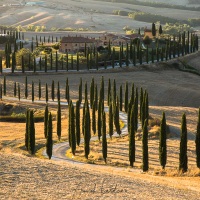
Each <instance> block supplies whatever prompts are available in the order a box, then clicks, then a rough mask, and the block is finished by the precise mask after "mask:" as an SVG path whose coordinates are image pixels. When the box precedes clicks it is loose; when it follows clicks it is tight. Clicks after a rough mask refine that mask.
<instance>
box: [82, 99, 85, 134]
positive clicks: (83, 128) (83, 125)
mask: <svg viewBox="0 0 200 200" xmlns="http://www.w3.org/2000/svg"><path fill="white" fill-rule="evenodd" d="M84 123H85V103H83V116H82V133H83V135H84V131H85V124H84Z"/></svg>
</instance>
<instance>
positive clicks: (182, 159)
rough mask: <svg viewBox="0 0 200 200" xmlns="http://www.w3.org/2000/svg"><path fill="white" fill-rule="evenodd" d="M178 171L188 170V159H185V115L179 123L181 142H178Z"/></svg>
mask: <svg viewBox="0 0 200 200" xmlns="http://www.w3.org/2000/svg"><path fill="white" fill-rule="evenodd" d="M179 170H181V171H182V172H187V170H188V157H187V122H186V115H185V113H184V114H183V116H182V122H181V141H180V154H179Z"/></svg>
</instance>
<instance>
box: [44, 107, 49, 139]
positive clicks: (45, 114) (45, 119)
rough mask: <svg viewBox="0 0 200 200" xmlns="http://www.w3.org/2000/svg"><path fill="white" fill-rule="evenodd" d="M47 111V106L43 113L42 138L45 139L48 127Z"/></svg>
mask: <svg viewBox="0 0 200 200" xmlns="http://www.w3.org/2000/svg"><path fill="white" fill-rule="evenodd" d="M48 117H49V109H48V105H46V107H45V112H44V137H45V138H47V126H48Z"/></svg>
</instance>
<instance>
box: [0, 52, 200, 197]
mask: <svg viewBox="0 0 200 200" xmlns="http://www.w3.org/2000/svg"><path fill="white" fill-rule="evenodd" d="M183 59H184V60H185V62H187V63H188V64H190V65H192V66H193V67H195V68H196V69H199V68H198V67H199V65H198V63H199V53H197V54H194V55H190V56H186V57H185V58H183ZM174 62H178V61H176V60H173V61H170V62H168V63H165V64H162V63H161V64H154V65H151V66H150V65H149V66H140V67H135V68H123V69H116V70H107V71H102V72H100V71H99V72H90V73H89V74H88V73H85V72H79V73H76V72H73V73H72V72H69V73H66V74H63V73H62V74H48V75H40V74H37V75H33V76H28V83H29V90H30V88H31V82H32V81H34V82H35V83H38V81H39V79H40V80H41V82H42V85H43V86H44V84H45V83H48V84H49V87H50V84H51V81H52V80H54V81H55V82H57V81H59V82H60V87H61V99H62V100H63V101H64V88H65V81H66V78H67V77H68V79H69V86H70V89H71V90H70V96H71V97H72V98H73V99H76V98H77V96H78V90H77V89H78V85H79V80H80V77H82V79H83V83H85V82H86V81H87V82H88V84H89V83H90V81H91V79H92V77H94V78H95V81H96V82H97V83H100V80H101V76H104V79H105V85H107V82H108V78H111V79H112V80H113V79H114V78H115V79H116V83H117V88H119V85H121V84H123V85H125V81H128V82H129V85H130V86H131V83H132V82H134V83H135V86H137V87H138V88H140V87H143V88H145V89H147V90H148V92H149V99H150V113H151V116H152V117H155V118H161V114H162V111H165V112H166V118H167V123H168V124H169V125H170V129H171V132H173V133H175V134H176V137H174V138H171V139H168V141H167V142H168V154H169V161H168V164H167V169H166V172H163V171H161V170H160V167H159V162H158V155H157V153H158V148H157V147H158V141H157V140H150V141H149V153H150V161H149V162H150V168H151V170H150V171H149V173H145V174H143V173H142V172H141V169H140V167H141V144H140V143H141V141H138V142H137V151H138V154H137V161H136V163H135V166H136V167H134V168H133V169H131V168H129V167H128V166H127V165H128V162H127V144H128V143H127V138H124V139H123V138H121V139H113V141H109V151H108V157H109V158H108V159H109V160H108V161H109V162H112V163H114V165H115V167H113V166H109V165H110V164H109V163H108V165H105V164H103V162H102V160H101V157H100V155H99V154H100V144H99V143H96V147H93V150H97V151H98V154H97V156H99V157H97V158H100V161H101V162H100V163H99V164H101V165H100V166H99V165H88V164H76V162H74V163H71V162H70V163H68V162H64V161H48V160H47V159H45V160H43V159H40V158H36V157H32V156H30V155H28V154H27V153H25V151H24V149H23V147H22V146H23V141H24V131H25V124H24V123H5V122H0V127H1V128H0V135H1V137H0V143H1V145H0V146H1V150H0V182H1V187H0V198H1V199H9V198H10V199H55V198H59V199H189V198H190V199H197V198H198V197H199V194H200V190H199V181H200V180H199V176H198V174H199V170H198V169H197V168H196V167H195V151H194V135H195V129H196V121H197V113H198V107H199V104H200V100H199V96H200V90H198V89H197V88H199V83H200V81H199V76H198V75H195V74H192V73H188V72H182V71H179V70H178V69H177V68H176V67H174V64H173V63H174ZM178 63H179V62H178ZM179 64H180V65H181V63H179ZM88 77H89V78H88ZM24 80H25V76H21V75H19V76H12V75H8V76H7V81H8V85H7V87H8V97H7V99H6V98H5V99H4V100H3V102H5V103H14V101H13V99H12V96H13V83H14V81H17V82H19V83H20V84H21V88H22V90H23V87H24V85H23V84H24ZM2 81H3V77H2V76H1V77H0V82H2ZM36 85H37V84H36ZM35 94H37V90H36V92H35ZM21 95H22V96H21V97H22V98H23V92H22V94H21ZM28 98H29V99H31V97H28ZM42 98H43V99H44V87H43V97H42ZM35 99H37V97H35ZM15 104H16V105H17V104H19V105H22V106H25V107H26V106H27V107H30V108H36V109H43V108H44V106H45V104H39V103H27V102H25V101H21V102H18V101H15ZM51 110H52V111H56V106H52V107H51ZM183 112H185V113H186V115H187V123H188V133H189V137H188V138H189V141H188V156H189V172H188V173H187V174H184V175H182V174H178V173H177V167H178V156H179V155H178V148H179V133H180V121H181V116H182V113H183ZM66 113H67V108H66V109H65V108H64V107H63V115H65V114H66ZM65 129H67V120H63V130H64V131H63V139H66V138H67V131H66V130H65ZM36 139H37V142H38V145H40V147H42V144H43V145H44V139H43V123H42V122H41V123H37V124H36ZM54 140H57V137H56V121H54ZM115 141H116V142H115ZM38 147H39V146H38ZM120 149H122V150H120ZM93 152H94V151H93ZM96 160H98V159H96ZM120 163H122V165H121V164H120ZM111 165H112V164H111ZM116 166H123V167H122V168H119V167H116Z"/></svg>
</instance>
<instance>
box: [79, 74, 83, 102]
mask: <svg viewBox="0 0 200 200" xmlns="http://www.w3.org/2000/svg"><path fill="white" fill-rule="evenodd" d="M81 102H82V78H80V84H79V103H80V104H81Z"/></svg>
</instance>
